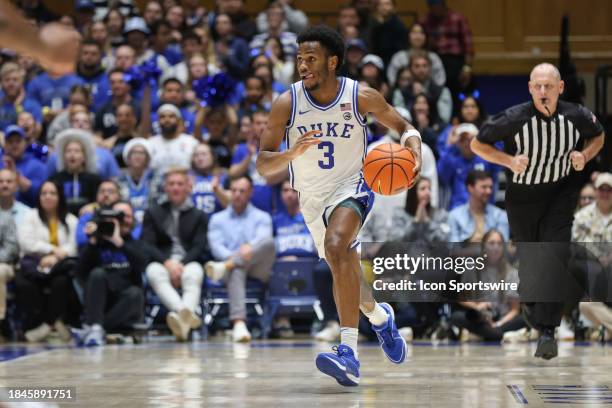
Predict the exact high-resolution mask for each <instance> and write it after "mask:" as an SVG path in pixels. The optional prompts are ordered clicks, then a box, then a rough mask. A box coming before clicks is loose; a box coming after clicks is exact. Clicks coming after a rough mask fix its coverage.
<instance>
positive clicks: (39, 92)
mask: <svg viewBox="0 0 612 408" xmlns="http://www.w3.org/2000/svg"><path fill="white" fill-rule="evenodd" d="M82 84H83V80H82V79H81V78H79V77H78V76H76V75H74V74H68V75H63V76H60V77H56V78H54V77H51V75H49V74H48V73H46V72H43V73H42V74H40V75H38V76H37V77H35V78H34V79H32V80H31V81H30V83H28V86H27V88H26V89H27V95H28V98H31V99H34V100H35V101H37V102H38V103H39V104H40V105H41V106H43V107H49V108H51V109H53V110H60V109H63V108H65V107H66V106H67V105H68V98H69V97H70V89H71V88H72V87H73V86H74V85H82Z"/></svg>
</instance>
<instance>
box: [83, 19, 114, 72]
mask: <svg viewBox="0 0 612 408" xmlns="http://www.w3.org/2000/svg"><path fill="white" fill-rule="evenodd" d="M89 38H90V39H91V41H93V42H95V43H96V44H98V48H99V49H100V52H101V54H102V67H104V68H106V67H110V66H111V64H112V62H113V52H114V48H113V46H112V45H111V42H110V38H109V36H108V29H107V28H106V24H104V21H94V22H93V23H92V25H91V27H90V29H89ZM81 77H82V76H81Z"/></svg>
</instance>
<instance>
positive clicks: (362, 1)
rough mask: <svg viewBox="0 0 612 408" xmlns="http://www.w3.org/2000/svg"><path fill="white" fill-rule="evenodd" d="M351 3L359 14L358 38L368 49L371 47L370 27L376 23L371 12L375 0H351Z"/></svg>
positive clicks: (372, 11)
mask: <svg viewBox="0 0 612 408" xmlns="http://www.w3.org/2000/svg"><path fill="white" fill-rule="evenodd" d="M351 5H352V6H353V7H354V8H355V10H356V11H357V15H358V16H359V25H358V26H357V30H359V38H361V39H362V40H363V41H365V43H366V46H367V47H368V49H371V48H372V29H373V26H374V25H375V24H376V22H375V20H374V18H373V17H372V14H373V13H374V9H375V5H376V4H375V2H374V1H373V0H353V1H352V3H351Z"/></svg>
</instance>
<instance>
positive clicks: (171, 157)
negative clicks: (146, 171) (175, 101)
mask: <svg viewBox="0 0 612 408" xmlns="http://www.w3.org/2000/svg"><path fill="white" fill-rule="evenodd" d="M157 117H158V118H159V127H160V131H161V134H159V135H157V136H154V137H152V138H151V139H150V140H149V145H150V148H151V168H152V169H153V170H155V171H157V172H159V173H160V174H164V172H165V170H166V169H168V168H170V167H181V168H189V167H190V162H191V156H192V154H193V149H194V148H195V146H196V145H197V144H198V141H197V140H196V139H195V138H194V137H193V136H191V135H188V134H186V133H183V128H182V122H183V119H182V115H181V112H180V111H179V109H178V108H177V107H176V106H174V105H172V104H169V103H166V104H163V105H162V106H160V107H159V109H158V110H157Z"/></svg>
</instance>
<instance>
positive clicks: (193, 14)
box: [182, 0, 206, 27]
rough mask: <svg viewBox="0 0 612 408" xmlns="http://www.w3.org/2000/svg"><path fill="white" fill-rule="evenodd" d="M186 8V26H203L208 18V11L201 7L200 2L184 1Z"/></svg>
mask: <svg viewBox="0 0 612 408" xmlns="http://www.w3.org/2000/svg"><path fill="white" fill-rule="evenodd" d="M182 4H183V7H184V8H185V24H186V25H187V27H194V26H197V25H201V24H202V23H203V22H204V19H205V18H206V9H205V8H204V7H202V6H201V5H200V1H199V0H183V2H182Z"/></svg>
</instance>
